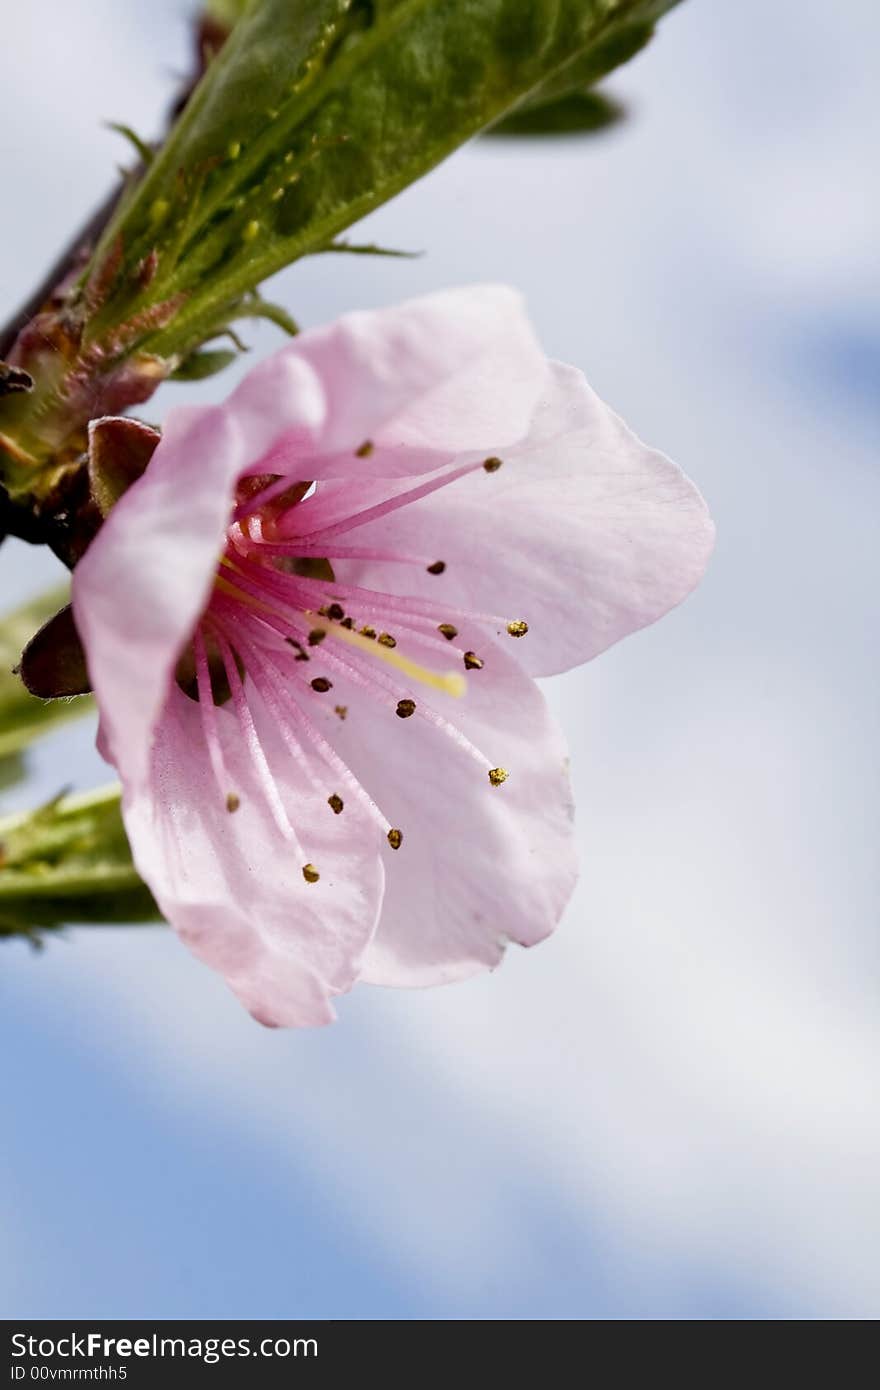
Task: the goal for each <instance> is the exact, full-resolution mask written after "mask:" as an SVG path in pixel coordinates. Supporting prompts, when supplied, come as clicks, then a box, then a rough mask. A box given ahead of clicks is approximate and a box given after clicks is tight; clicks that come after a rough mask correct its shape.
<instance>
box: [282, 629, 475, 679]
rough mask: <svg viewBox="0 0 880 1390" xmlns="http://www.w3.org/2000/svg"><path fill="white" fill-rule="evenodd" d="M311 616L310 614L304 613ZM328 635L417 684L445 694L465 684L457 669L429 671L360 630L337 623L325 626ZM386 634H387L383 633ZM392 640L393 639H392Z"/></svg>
mask: <svg viewBox="0 0 880 1390" xmlns="http://www.w3.org/2000/svg"><path fill="white" fill-rule="evenodd" d="M306 616H309V617H310V616H311V615H306ZM326 632H327V634H328V636H330V637H335V638H336V639H337V640H338V641H340V642H347V643H348V644H349V646H352V647H357V648H358V650H359V651H362V652H368V653H369V655H370V656H371V657H374V658H375V657H377V656H378V657H379V658H380V659H381V660H382V661H384V662H386V663H387V664H388V665H389V666H394V667H396V669H397V670H398V671H402V672H403V674H404V675H405V676H408V677H409V678H410V680H414V681H417V682H418V683H419V685H427V686H429V687H430V688H431V689H432V690H443V691H445V692H446V694H447V695H455V696H461V695H463V694H464V692H465V690H466V689H467V686H466V684H465V679H464V676H460V675H459V674H458V672H457V671H446V672H441V671H431V670H429V669H428V667H427V666H420V665H419V664H418V662H415V661H410V659H409V657H407V656H404V655H403V654H402V653H401V652H398V651H395V650H394V648H393V647H389V646H388V644H387V643H383V644H382V646H381V647H380V646H379V642H381V641H382V639H381V637H380V638H379V641H378V642H373V641H372V640H371V639H370V638H368V637H364V636H363V634H362V633H360V632H352V631H350V630H349V629H348V628H344V627H339V626H338V625H335V624H334V626H332V627H327V629H326ZM383 635H384V636H387V634H383ZM392 640H393V639H392Z"/></svg>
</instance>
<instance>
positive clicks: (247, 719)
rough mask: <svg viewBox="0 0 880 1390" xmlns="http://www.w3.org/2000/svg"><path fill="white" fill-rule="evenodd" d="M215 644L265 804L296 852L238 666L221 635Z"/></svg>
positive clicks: (289, 825)
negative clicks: (217, 647) (264, 797)
mask: <svg viewBox="0 0 880 1390" xmlns="http://www.w3.org/2000/svg"><path fill="white" fill-rule="evenodd" d="M217 640H218V643H219V646H220V655H221V657H222V658H223V665H224V667H225V669H226V679H227V680H228V681H229V688H230V690H231V691H232V703H233V705H234V706H235V713H236V714H237V716H238V722H239V725H240V727H241V731H242V733H243V735H244V741H245V746H246V748H247V751H248V752H249V754H250V757H251V762H252V763H253V766H254V769H255V770H256V773H257V777H258V778H259V780H260V784H261V786H262V788H263V792H264V793H265V796H266V800H267V802H268V803H269V809H270V811H271V812H272V816H273V819H274V820H275V823H276V825H277V826H278V829H279V830H280V831H281V834H282V835H283V836H284V838H285V839H286V840H290V841H291V842H292V843H293V844H294V845H295V846H296V848H297V850H299V843H298V841H297V838H296V833H295V831H294V829H293V826H292V825H291V824H290V820H289V819H288V815H287V812H286V811H285V809H284V804H283V802H282V800H281V797H280V796H279V794H278V787H277V785H276V783H275V778H274V777H273V776H272V770H271V768H270V767H269V763H268V760H267V758H266V754H265V752H264V750H263V745H262V743H261V742H260V737H259V734H258V733H257V730H256V728H255V726H254V720H253V716H252V714H251V711H250V708H249V706H248V702H247V696H246V695H245V693H244V686H243V684H242V680H241V676H240V675H239V671H238V666H237V665H236V662H235V658H234V656H233V654H232V648H231V647H230V645H229V643H228V641H227V640H226V638H225V637H224V636H223V634H222V633H220V632H218V633H217Z"/></svg>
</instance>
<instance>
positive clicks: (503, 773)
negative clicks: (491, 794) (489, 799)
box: [489, 767, 510, 787]
mask: <svg viewBox="0 0 880 1390" xmlns="http://www.w3.org/2000/svg"><path fill="white" fill-rule="evenodd" d="M509 776H510V773H509V772H508V771H507V769H506V768H504V767H492V768H490V769H489V781H490V782H491V783H492V786H493V787H500V786H501V783H502V782H506V781H507V779H508V777H509Z"/></svg>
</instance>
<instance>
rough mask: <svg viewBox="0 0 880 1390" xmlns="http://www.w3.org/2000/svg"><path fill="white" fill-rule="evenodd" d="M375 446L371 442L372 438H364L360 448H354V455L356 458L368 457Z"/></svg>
mask: <svg viewBox="0 0 880 1390" xmlns="http://www.w3.org/2000/svg"><path fill="white" fill-rule="evenodd" d="M375 447H376V446H375V444H374V443H373V441H372V439H365V440H364V442H363V444H361V446H360V448H358V449H355V451H354V456H355V458H358V459H368V458H369V457H370V454H371V453H372V452H373V450H374V449H375Z"/></svg>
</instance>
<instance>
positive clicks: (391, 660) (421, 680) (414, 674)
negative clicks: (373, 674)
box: [214, 557, 467, 697]
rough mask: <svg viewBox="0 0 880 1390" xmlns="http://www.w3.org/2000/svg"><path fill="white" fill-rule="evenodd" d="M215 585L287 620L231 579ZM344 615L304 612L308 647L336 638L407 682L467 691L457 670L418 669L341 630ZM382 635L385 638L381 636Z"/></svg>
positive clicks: (334, 608) (334, 609)
mask: <svg viewBox="0 0 880 1390" xmlns="http://www.w3.org/2000/svg"><path fill="white" fill-rule="evenodd" d="M220 564H221V567H225V568H226V569H228V570H229V571H230V572H231V573H232V575H234V574H235V570H234V569H233V567H232V566H231V565H230V564H229V561H228V560H227V559H226V558H225V557H224V558H223V559H222V560H221V561H220ZM214 583H215V584H216V586H217V588H218V589H219V590H220V592H221V593H224V594H228V595H229V596H230V597H231V598H234V599H235V600H236V602H237V603H244V604H247V606H248V607H249V608H253V609H255V610H256V612H258V613H269V614H271V616H272V617H273V618H282V619H285V620H286V615H285V614H284V613H282V612H281V611H280V610H279V609H277V608H275V607H274V606H273V604H271V603H265V602H264V601H263V600H262V599H259V598H254V596H253V595H252V594H248V593H246V592H245V591H244V590H243V589H239V587H238V585H237V584H235V583H233V582H232V581H231V580H230V579H226V578H224V577H223V576H222V575H219V574H218V576H217V578H216V579H215V581H214ZM344 616H345V610H344V609H343V608H342V606H341V605H340V604H338V603H332V604H331V605H330V607H329V608H327V609H325V610H324V612H321V611H319V612H317V613H310V612H309V613H304V614H303V617H305V618H307V619H309V620H310V621H311V620H313V619H317V621H316V622H315V623H314V626H313V627H312V630H311V631H310V633H309V637H308V640H309V642H310V644H311V645H312V646H316V645H317V644H318V642H320V640H321V639H320V638H319V637H318V636H317V634H318V633H319V632H321V633H323V634H324V636H326V637H335V638H336V639H337V641H339V642H347V643H348V645H349V646H350V647H357V648H358V650H359V651H362V652H368V653H369V654H370V656H372V657H378V658H379V659H380V661H384V662H386V663H387V664H388V665H389V666H393V667H395V669H396V670H398V671H401V672H402V673H403V675H405V676H409V678H410V680H414V681H416V682H418V684H419V685H427V686H429V687H430V688H431V689H432V690H442V691H444V692H445V693H446V694H447V695H454V696H456V697H459V696H461V695H463V694H464V693H465V691H466V690H467V682H466V681H465V679H464V676H462V675H460V674H459V673H458V672H457V671H431V670H430V669H429V668H428V667H427V666H420V665H419V663H418V662H417V661H411V660H410V659H409V657H407V656H404V655H403V654H402V653H401V652H399V651H397V650H395V648H394V647H389V646H385V645H380V643H379V641H376V640H375V639H371V638H369V637H365V636H364V635H363V634H362V633H360V632H355V631H354V629H353V628H349V627H343V626H342V624H341V623H340V621H339V619H341V618H343V617H344ZM327 619H335V621H333V622H328V621H326V620H327ZM322 620H323V621H322ZM383 636H385V634H384V633H383ZM380 640H381V639H380ZM392 640H393V639H392Z"/></svg>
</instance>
